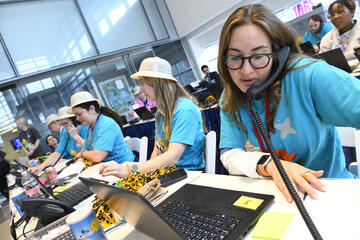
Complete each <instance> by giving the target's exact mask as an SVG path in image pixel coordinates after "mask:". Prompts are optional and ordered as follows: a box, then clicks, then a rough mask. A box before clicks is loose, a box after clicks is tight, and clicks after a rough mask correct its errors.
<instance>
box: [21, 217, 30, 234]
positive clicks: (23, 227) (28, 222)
mask: <svg viewBox="0 0 360 240" xmlns="http://www.w3.org/2000/svg"><path fill="white" fill-rule="evenodd" d="M29 222H30V219H28V220H27V221H26V223H25V225H24V227H23V234H22V235H20V236H24V237H25V238H26V235H25V228H26V226H27V225H28V223H29Z"/></svg>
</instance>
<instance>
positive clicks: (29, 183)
mask: <svg viewBox="0 0 360 240" xmlns="http://www.w3.org/2000/svg"><path fill="white" fill-rule="evenodd" d="M21 175H22V179H21V184H22V185H23V187H24V188H25V194H26V196H28V197H43V194H42V192H41V191H40V185H39V183H38V182H37V181H36V180H35V178H34V177H33V176H32V175H31V174H30V173H28V172H27V171H24V172H22V173H21Z"/></svg>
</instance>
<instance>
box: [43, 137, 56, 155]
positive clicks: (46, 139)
mask: <svg viewBox="0 0 360 240" xmlns="http://www.w3.org/2000/svg"><path fill="white" fill-rule="evenodd" d="M48 137H54V138H55V139H56V140H57V141H58V142H59V140H58V139H57V137H56V136H55V135H52V134H49V135H47V136H46V138H45V142H46V145H48V146H49V141H48ZM49 147H50V148H51V150H52V152H54V151H55V148H53V147H52V146H49Z"/></svg>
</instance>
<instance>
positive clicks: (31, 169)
mask: <svg viewBox="0 0 360 240" xmlns="http://www.w3.org/2000/svg"><path fill="white" fill-rule="evenodd" d="M27 170H28V171H29V172H31V173H34V174H38V173H39V172H41V171H42V170H43V167H42V166H41V165H39V166H36V167H29V168H28V169H27Z"/></svg>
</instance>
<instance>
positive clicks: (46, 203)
mask: <svg viewBox="0 0 360 240" xmlns="http://www.w3.org/2000/svg"><path fill="white" fill-rule="evenodd" d="M16 203H17V204H18V205H19V207H20V210H21V211H22V212H25V213H26V214H27V215H28V216H32V217H42V216H58V215H62V216H65V215H66V214H69V213H71V212H73V211H75V209H74V208H73V207H71V206H70V205H68V204H66V203H64V202H61V201H59V200H55V199H49V198H31V197H26V198H20V199H16Z"/></svg>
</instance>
